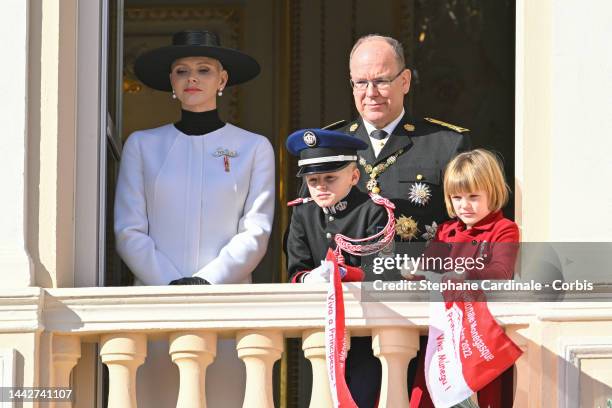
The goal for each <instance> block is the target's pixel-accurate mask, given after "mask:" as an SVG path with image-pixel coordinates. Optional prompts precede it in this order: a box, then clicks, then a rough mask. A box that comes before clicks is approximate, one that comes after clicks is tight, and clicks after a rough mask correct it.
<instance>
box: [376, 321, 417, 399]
mask: <svg viewBox="0 0 612 408" xmlns="http://www.w3.org/2000/svg"><path fill="white" fill-rule="evenodd" d="M372 349H373V350H374V355H375V356H376V357H378V358H379V359H380V362H381V364H382V383H381V387H380V399H379V402H378V406H379V407H381V408H395V407H401V408H404V407H407V406H408V405H409V403H408V389H407V387H406V384H407V371H408V363H409V362H410V360H411V359H412V358H413V357H414V356H416V353H417V350H418V349H419V332H418V330H417V329H406V328H394V327H383V328H376V329H373V330H372Z"/></svg>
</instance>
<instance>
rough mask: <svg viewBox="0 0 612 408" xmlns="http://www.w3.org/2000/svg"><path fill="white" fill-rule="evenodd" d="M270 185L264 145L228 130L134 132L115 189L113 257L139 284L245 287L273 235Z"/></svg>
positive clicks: (268, 151) (269, 154)
mask: <svg viewBox="0 0 612 408" xmlns="http://www.w3.org/2000/svg"><path fill="white" fill-rule="evenodd" d="M219 150H224V151H225V153H226V155H227V161H229V163H228V164H229V167H226V163H225V162H224V160H225V159H224V156H223V155H220V154H218V153H217V152H218V151H219ZM231 156H233V157H231ZM274 183H275V179H274V152H273V150H272V146H271V145H270V142H269V141H268V139H266V138H265V137H263V136H261V135H257V134H254V133H251V132H248V131H246V130H243V129H240V128H238V127H236V126H233V125H231V124H226V125H225V126H224V127H222V128H220V129H218V130H215V131H213V132H210V133H207V134H205V135H202V136H189V135H186V134H184V133H182V132H180V131H179V130H178V129H176V128H175V127H174V125H171V124H170V125H165V126H161V127H158V128H155V129H149V130H143V131H138V132H134V133H133V134H132V135H131V136H130V137H129V138H128V140H127V142H126V143H125V146H124V148H123V154H122V158H121V168H120V172H119V179H118V183H117V191H116V198H115V236H116V245H117V251H118V252H119V255H120V256H121V258H122V259H123V260H124V261H125V263H126V264H127V265H128V267H129V268H130V270H131V271H132V272H133V274H134V275H135V277H136V279H137V281H138V282H137V284H141V285H142V284H144V285H167V284H168V283H169V282H170V281H172V280H175V279H179V278H183V277H189V276H199V277H201V278H204V279H206V280H207V281H209V282H210V283H212V284H218V283H249V282H251V273H252V271H253V269H255V267H256V266H257V264H258V263H259V261H260V260H261V258H262V257H263V255H264V253H265V252H266V248H267V244H268V238H269V236H270V231H271V229H272V219H273V214H274Z"/></svg>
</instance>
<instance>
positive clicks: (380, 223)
mask: <svg viewBox="0 0 612 408" xmlns="http://www.w3.org/2000/svg"><path fill="white" fill-rule="evenodd" d="M343 202H345V203H346V204H342V203H343ZM338 204H340V205H338ZM338 204H336V206H335V207H336V209H335V213H332V212H331V211H328V213H327V214H326V213H325V212H324V210H323V209H322V208H321V207H319V206H318V205H317V204H316V203H315V202H314V201H309V202H307V203H304V204H301V205H298V206H296V207H293V214H292V216H291V224H290V226H289V234H288V237H287V258H288V272H289V276H290V278H292V277H293V275H294V274H295V273H297V272H300V271H309V270H311V269H314V268H316V267H317V266H319V265H321V261H322V260H324V259H325V256H326V255H327V250H328V248H332V249H335V248H336V244H335V242H334V236H335V235H336V234H338V233H341V234H343V235H346V236H347V237H349V238H365V237H369V236H372V235H374V234H376V233H378V232H379V231H381V230H382V229H383V228H384V226H385V225H386V223H387V211H386V209H385V208H384V207H383V206H381V205H378V204H375V203H374V202H373V201H372V199H371V198H370V197H369V196H368V195H367V194H365V193H363V192H361V191H359V190H358V189H357V188H356V187H353V188H352V189H351V191H350V192H349V194H348V195H347V196H346V197H345V198H344V199H342V200H340V202H339V203H338ZM344 206H346V208H342V207H344ZM342 255H344V257H345V261H346V264H347V265H351V266H363V265H361V259H360V258H359V257H357V256H354V255H350V254H347V253H346V252H343V253H342Z"/></svg>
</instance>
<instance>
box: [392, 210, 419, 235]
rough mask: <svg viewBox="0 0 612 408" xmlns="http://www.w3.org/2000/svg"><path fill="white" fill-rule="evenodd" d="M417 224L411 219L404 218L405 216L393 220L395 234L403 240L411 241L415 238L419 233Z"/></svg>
mask: <svg viewBox="0 0 612 408" xmlns="http://www.w3.org/2000/svg"><path fill="white" fill-rule="evenodd" d="M418 226H419V224H418V222H416V221H415V220H414V219H412V217H406V216H405V215H402V216H400V217H399V218H396V219H395V233H396V234H397V235H399V237H400V238H401V239H402V241H404V240H408V241H410V240H412V239H413V238H415V237H416V235H417V233H418V232H419V228H418Z"/></svg>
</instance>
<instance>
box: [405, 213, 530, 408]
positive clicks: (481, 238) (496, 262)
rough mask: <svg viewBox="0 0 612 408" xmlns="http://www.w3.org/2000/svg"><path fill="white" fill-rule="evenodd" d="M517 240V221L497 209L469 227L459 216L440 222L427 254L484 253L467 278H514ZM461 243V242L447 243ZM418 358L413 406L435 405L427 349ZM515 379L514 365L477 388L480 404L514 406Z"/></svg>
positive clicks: (472, 254)
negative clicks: (426, 373) (428, 378)
mask: <svg viewBox="0 0 612 408" xmlns="http://www.w3.org/2000/svg"><path fill="white" fill-rule="evenodd" d="M518 242H519V230H518V227H517V225H516V223H514V222H513V221H510V220H509V219H507V218H504V216H503V214H502V212H501V211H495V212H492V213H491V214H489V215H487V216H486V217H485V218H483V219H482V220H480V221H479V222H478V223H476V224H475V225H474V226H473V227H472V228H470V229H469V230H468V229H465V224H464V223H463V222H462V221H460V220H458V219H457V220H450V221H447V222H445V223H443V224H440V226H439V227H438V230H437V232H436V235H435V237H434V239H433V241H432V244H430V246H429V247H428V249H427V251H426V252H425V255H426V256H427V257H431V256H442V257H446V256H449V257H451V258H457V257H460V256H461V257H474V258H475V257H478V256H482V257H483V258H484V259H485V260H486V261H485V262H484V265H485V266H484V268H482V269H477V268H472V269H470V270H468V271H466V279H472V280H476V279H512V278H513V276H514V264H515V262H516V257H517V254H518ZM459 243H461V245H448V244H459ZM422 344H424V343H422ZM417 358H418V368H417V375H416V379H415V383H414V386H413V388H412V391H411V397H410V407H411V408H417V407H418V408H429V407H431V408H433V403H432V402H431V398H430V397H429V393H428V391H427V387H426V386H425V377H424V362H425V350H422V351H420V352H419V355H418V357H417ZM512 381H513V373H512V367H511V368H509V369H508V370H506V372H504V373H503V374H502V375H500V376H499V377H497V378H496V379H495V380H493V381H491V382H490V383H489V384H488V385H487V386H485V387H484V388H483V389H482V390H480V391H479V392H478V403H479V405H480V406H481V407H491V408H506V407H512Z"/></svg>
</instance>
